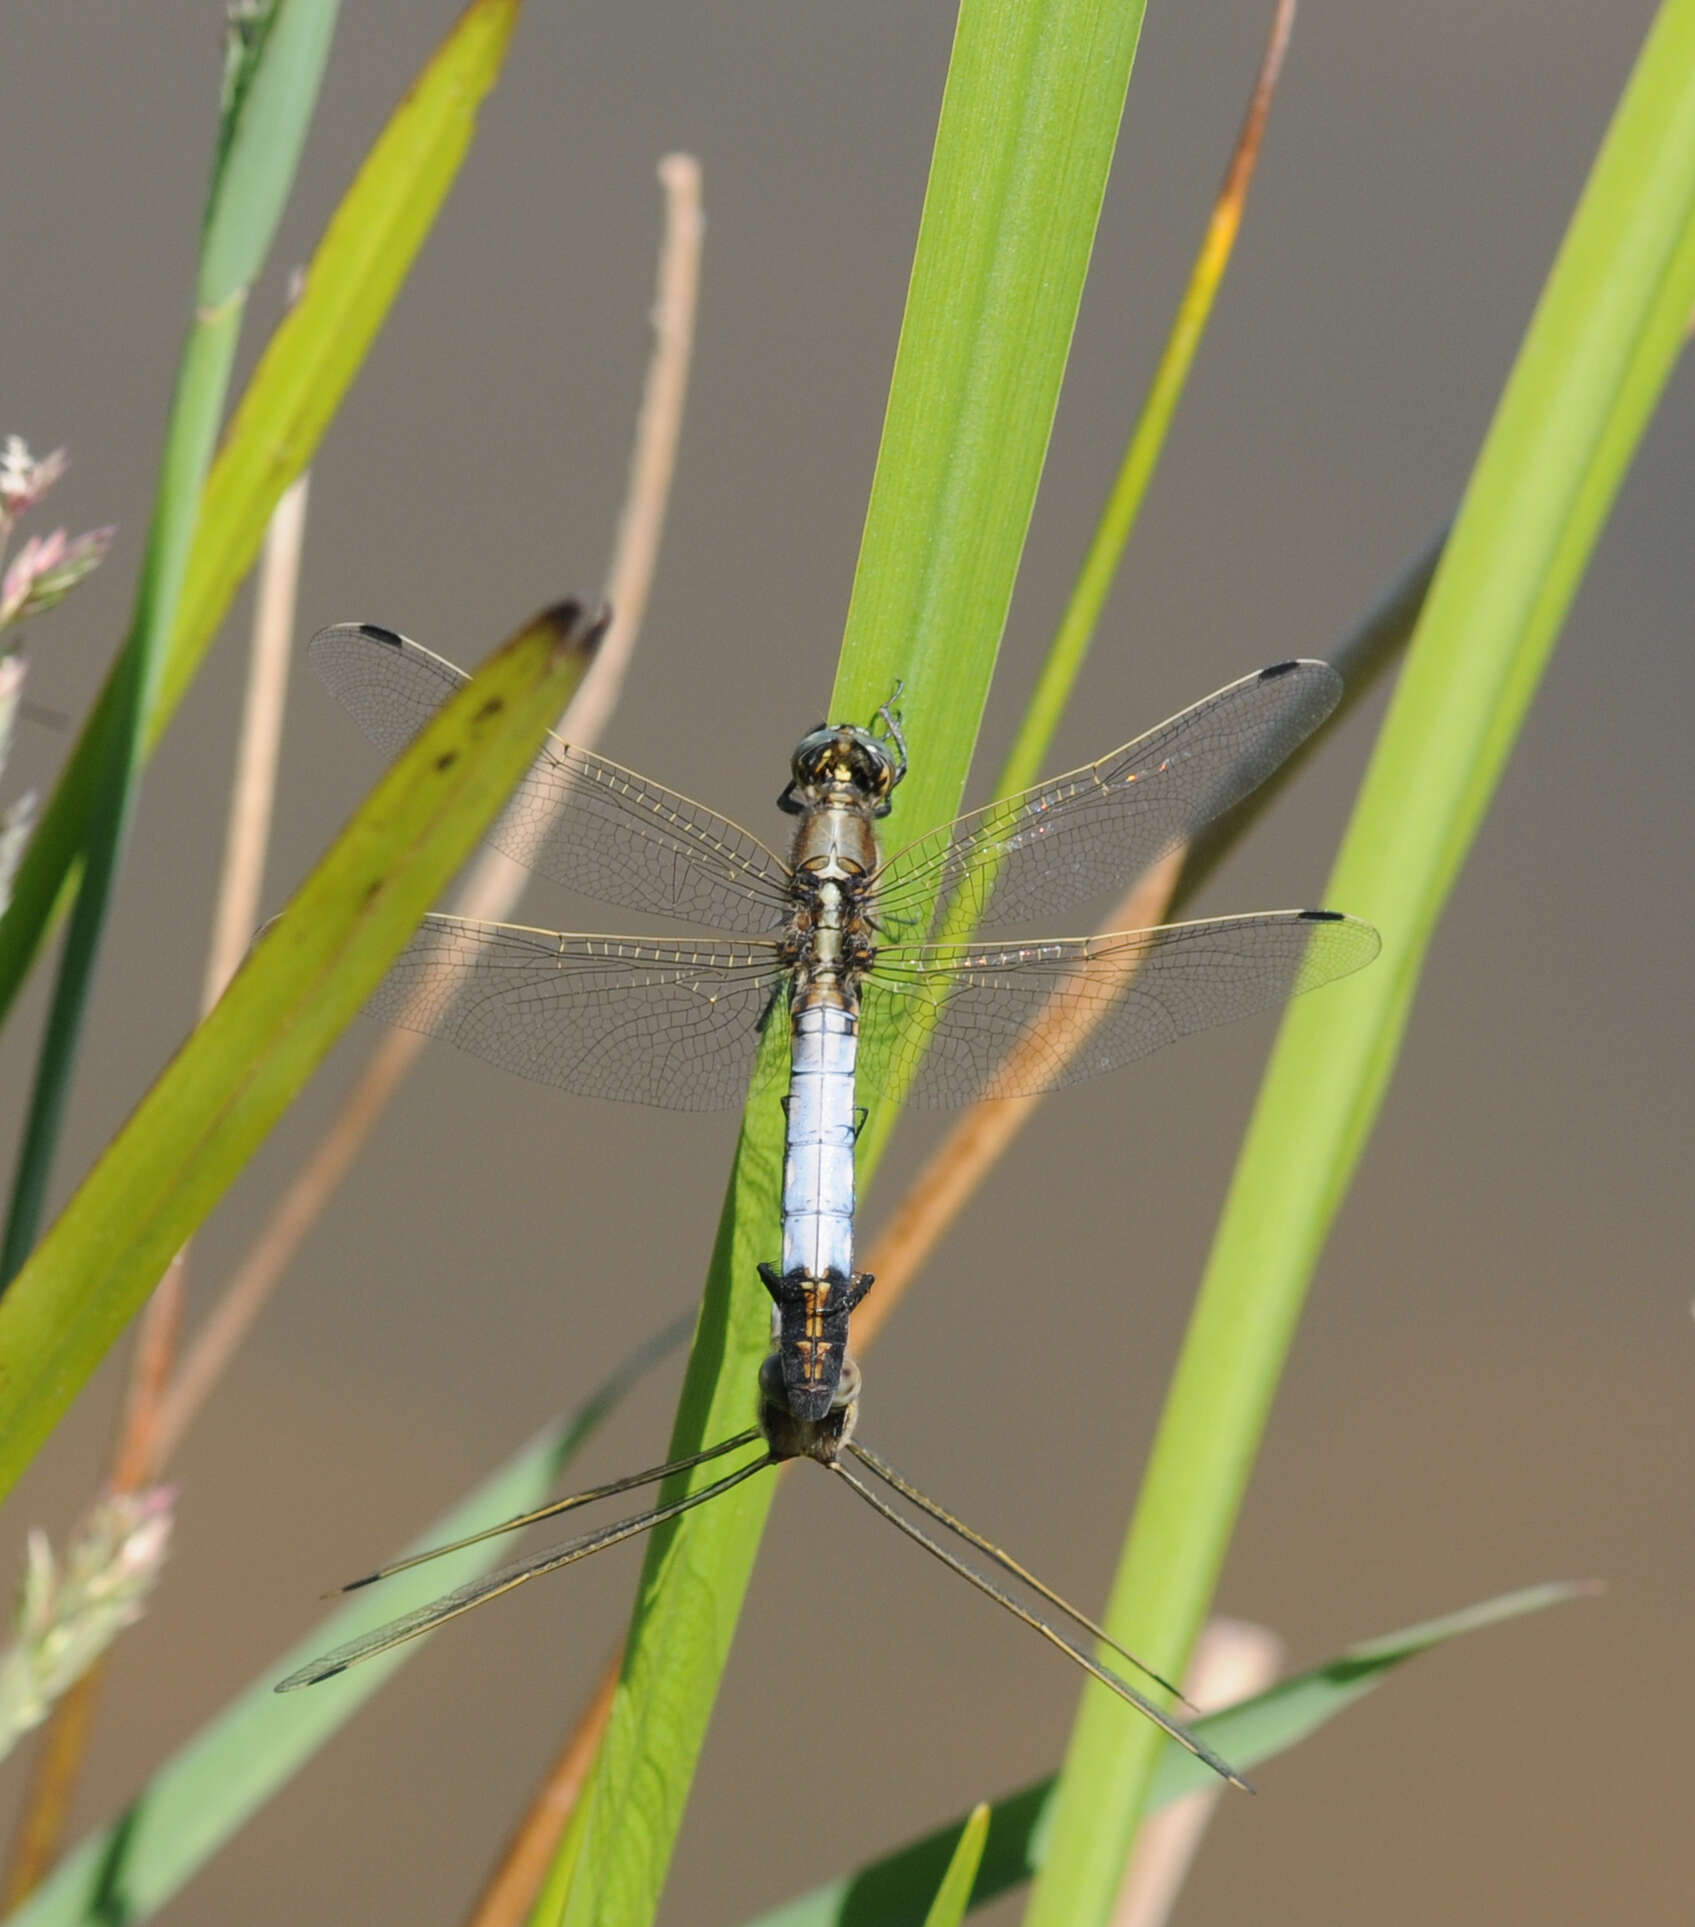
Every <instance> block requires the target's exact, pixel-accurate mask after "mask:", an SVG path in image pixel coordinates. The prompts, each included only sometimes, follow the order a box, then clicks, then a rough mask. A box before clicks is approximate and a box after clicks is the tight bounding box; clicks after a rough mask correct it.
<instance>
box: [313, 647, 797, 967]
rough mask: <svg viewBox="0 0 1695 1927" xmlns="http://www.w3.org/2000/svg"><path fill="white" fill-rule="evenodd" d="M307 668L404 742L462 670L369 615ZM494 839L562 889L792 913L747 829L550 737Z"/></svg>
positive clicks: (711, 918)
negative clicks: (375, 623)
mask: <svg viewBox="0 0 1695 1927" xmlns="http://www.w3.org/2000/svg"><path fill="white" fill-rule="evenodd" d="M311 660H312V667H313V669H314V670H316V671H317V673H318V675H319V676H321V677H322V678H323V680H324V682H325V683H327V684H328V685H329V688H330V689H331V691H332V692H333V693H334V694H335V695H336V696H337V697H338V698H339V699H340V701H341V703H342V704H343V706H344V707H345V708H346V709H347V711H348V713H349V714H350V715H351V716H352V717H353V720H354V721H355V722H356V723H358V725H359V727H360V728H361V729H362V730H364V732H365V734H366V735H367V736H369V737H370V739H371V740H372V742H374V743H375V744H376V745H377V746H378V748H380V749H383V750H387V751H388V752H390V753H391V754H393V753H395V752H397V751H399V750H401V749H403V748H404V747H405V746H406V744H407V743H409V742H410V741H411V740H412V738H413V737H414V736H415V735H416V734H417V732H418V731H419V730H420V729H421V728H422V727H423V726H424V724H425V723H426V722H427V721H428V720H429V718H430V717H431V715H432V714H434V712H435V710H436V709H437V708H439V707H440V705H441V704H442V703H443V702H445V701H446V699H447V698H448V697H449V696H450V695H452V694H453V692H454V691H455V690H456V689H458V688H459V687H460V686H461V685H462V684H463V683H465V682H466V681H467V680H469V679H468V678H467V676H466V675H465V672H464V671H463V670H462V669H456V668H455V667H454V665H453V664H452V663H450V662H447V661H445V660H444V659H443V658H442V657H440V656H438V655H435V654H433V653H432V652H431V651H430V650H428V649H424V648H421V647H420V646H419V645H418V644H417V643H415V642H409V641H408V640H407V639H406V637H404V636H397V635H395V634H394V632H393V631H392V630H389V629H378V628H376V627H375V626H373V625H371V624H368V623H356V622H344V623H339V624H337V625H336V627H335V628H333V629H324V630H320V631H319V633H318V634H317V635H316V636H314V637H313V639H312V647H311ZM488 840H489V842H491V843H492V844H493V845H494V846H495V848H496V849H497V850H502V851H504V852H505V854H506V855H507V856H509V857H512V858H513V859H515V860H516V861H517V862H519V863H523V864H527V865H528V866H529V867H530V868H531V869H532V870H534V871H536V873H537V874H538V875H540V876H545V877H551V878H552V879H553V881H554V882H555V883H562V884H564V885H565V886H566V888H567V889H571V890H578V891H581V892H582V894H583V895H585V896H590V897H596V898H598V899H599V900H600V901H601V902H602V903H616V904H621V905H623V906H624V907H625V908H626V909H630V910H646V911H651V912H653V913H654V914H656V915H659V916H665V917H679V918H682V919H683V920H684V921H686V922H689V923H698V924H701V925H702V926H704V927H705V928H707V929H709V930H731V931H737V932H742V933H745V934H750V935H760V934H765V933H769V932H771V931H774V930H777V929H780V928H781V927H782V924H783V922H784V920H785V918H786V917H787V916H788V912H789V872H788V866H787V865H786V864H785V863H784V862H783V861H782V859H781V858H780V857H778V856H776V855H775V854H774V853H773V852H772V851H770V850H768V849H767V848H766V847H765V845H764V844H763V843H761V842H760V840H759V838H758V837H756V836H754V835H753V834H752V833H751V832H750V831H747V830H744V829H742V828H741V827H740V826H739V825H738V824H735V823H732V822H731V821H730V820H729V819H728V818H727V817H723V816H718V815H715V814H714V813H713V812H712V811H711V810H708V809H703V808H702V807H701V805H700V804H698V803H693V802H691V801H690V800H689V799H688V798H687V797H686V796H679V795H678V794H677V793H676V791H675V790H668V789H666V788H664V787H663V785H661V784H658V783H650V782H649V781H648V780H647V778H646V777H643V776H637V775H635V774H634V773H633V772H632V771H630V770H627V769H621V768H620V767H619V766H618V765H617V764H616V763H609V762H607V761H606V760H605V759H604V758H603V757H599V756H595V755H593V754H591V753H590V752H589V751H588V750H584V749H577V748H574V747H573V746H572V745H570V744H568V743H563V742H561V741H560V739H559V738H558V737H557V736H553V735H550V736H549V737H548V739H547V742H546V745H545V746H544V748H543V750H542V752H541V754H540V755H539V756H538V757H537V758H536V760H535V762H534V764H533V765H532V766H531V768H530V771H529V773H528V774H527V775H526V776H525V777H524V779H523V781H522V782H521V783H520V784H519V785H518V787H517V788H516V789H515V790H514V791H513V793H512V800H511V802H510V803H508V804H507V806H506V808H505V810H504V811H503V812H502V814H501V815H500V817H499V818H498V819H497V821H496V823H495V825H494V828H493V829H491V830H490V831H489V833H488Z"/></svg>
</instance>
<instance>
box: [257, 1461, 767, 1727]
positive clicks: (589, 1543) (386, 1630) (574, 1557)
mask: <svg viewBox="0 0 1695 1927" xmlns="http://www.w3.org/2000/svg"><path fill="white" fill-rule="evenodd" d="M770 1463H771V1460H770V1458H769V1457H767V1456H765V1455H763V1454H762V1455H761V1456H760V1457H759V1458H757V1459H754V1460H752V1461H751V1462H750V1463H749V1464H747V1465H742V1466H738V1467H737V1468H736V1470H735V1471H734V1472H730V1473H726V1474H725V1476H724V1477H723V1478H721V1479H716V1480H714V1481H713V1483H712V1484H711V1485H706V1486H702V1487H701V1489H700V1490H699V1491H698V1492H690V1493H688V1494H686V1495H685V1496H684V1497H683V1498H681V1499H676V1500H673V1501H672V1503H671V1504H670V1505H662V1506H655V1507H654V1509H653V1510H652V1511H651V1512H642V1513H638V1514H637V1515H636V1516H635V1517H634V1518H631V1519H619V1520H617V1521H616V1522H615V1523H613V1524H612V1525H609V1526H602V1527H600V1529H599V1530H598V1531H595V1532H585V1533H584V1534H583V1535H582V1537H581V1538H580V1539H568V1540H567V1541H566V1542H565V1543H564V1544H563V1545H558V1546H551V1547H549V1548H548V1550H547V1551H546V1552H539V1553H534V1554H532V1555H531V1556H530V1557H529V1558H526V1559H514V1560H513V1561H512V1562H511V1563H510V1564H509V1565H504V1566H499V1567H497V1568H496V1569H495V1570H494V1571H493V1572H490V1573H485V1574H484V1575H483V1576H482V1578H480V1579H472V1580H469V1581H468V1582H467V1583H466V1584H465V1585H463V1586H456V1587H454V1589H453V1591H452V1592H449V1593H443V1594H442V1596H441V1598H439V1599H432V1600H431V1601H430V1602H429V1604H428V1605H427V1606H419V1607H417V1608H416V1609H415V1610H414V1611H412V1612H409V1613H402V1614H401V1615H400V1617H399V1618H398V1619H391V1620H389V1621H388V1622H387V1624H386V1625H382V1626H378V1627H376V1628H375V1629H374V1630H373V1631H371V1632H368V1633H361V1634H360V1636H359V1637H358V1638H357V1639H350V1640H348V1641H347V1642H346V1644H345V1645H342V1646H337V1647H335V1648H333V1649H332V1650H331V1651H330V1652H327V1653H325V1654H324V1655H323V1656H322V1657H321V1658H318V1659H315V1660H312V1661H311V1662H310V1664H308V1665H305V1666H302V1667H301V1668H300V1669H299V1671H298V1672H293V1673H290V1674H289V1675H288V1677H287V1678H286V1679H280V1680H278V1681H277V1683H276V1686H275V1688H274V1689H273V1690H274V1691H276V1692H278V1693H292V1692H295V1691H296V1690H298V1689H299V1688H300V1687H302V1686H316V1685H317V1684H318V1682H319V1681H320V1680H325V1679H333V1678H334V1676H335V1675H336V1674H337V1673H345V1672H346V1671H347V1669H348V1667H349V1666H357V1665H358V1664H359V1663H360V1661H361V1660H367V1659H375V1658H376V1657H377V1655H378V1654H379V1653H386V1652H388V1651H390V1650H391V1649H392V1648H393V1647H396V1646H403V1645H405V1643H406V1642H407V1640H409V1639H420V1638H422V1636H423V1635H424V1634H425V1633H431V1632H434V1631H435V1629H436V1627H438V1626H445V1625H446V1624H447V1622H448V1620H450V1619H457V1618H458V1617H459V1616H460V1614H461V1613H468V1612H470V1611H471V1610H472V1608H473V1607H475V1606H480V1605H482V1604H483V1602H484V1601H485V1600H489V1599H498V1598H499V1597H500V1595H501V1594H502V1593H507V1592H511V1591H512V1590H513V1589H514V1588H515V1587H518V1586H521V1585H523V1584H524V1583H525V1581H526V1580H530V1579H539V1578H540V1577H541V1576H542V1574H543V1573H547V1572H558V1571H559V1569H560V1568H561V1567H562V1566H570V1565H575V1564H576V1562H577V1561H578V1560H579V1559H586V1558H588V1557H589V1555H590V1554H591V1553H596V1552H604V1551H606V1549H607V1548H608V1547H609V1546H616V1545H621V1544H622V1543H623V1542H624V1541H625V1540H626V1539H634V1538H636V1537H638V1536H639V1535H640V1534H641V1533H644V1532H651V1531H652V1529H653V1528H654V1527H655V1526H657V1525H663V1524H664V1522H665V1521H666V1520H667V1519H675V1518H676V1517H677V1516H678V1514H679V1513H683V1512H691V1511H693V1509H694V1508H695V1507H696V1506H697V1505H704V1504H706V1502H707V1501H708V1500H709V1499H715V1498H717V1497H718V1495H719V1494H720V1493H721V1492H728V1491H729V1490H730V1489H731V1487H732V1486H738V1485H740V1484H741V1483H742V1481H743V1480H744V1479H751V1478H752V1477H753V1475H754V1473H756V1472H762V1471H764V1469H765V1467H766V1466H768V1465H769V1464H770ZM442 1550H446V1548H442Z"/></svg>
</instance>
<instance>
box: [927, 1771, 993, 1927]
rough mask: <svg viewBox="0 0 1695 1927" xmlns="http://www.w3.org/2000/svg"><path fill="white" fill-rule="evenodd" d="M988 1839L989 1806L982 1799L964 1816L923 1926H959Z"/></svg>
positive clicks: (969, 1902) (974, 1883)
mask: <svg viewBox="0 0 1695 1927" xmlns="http://www.w3.org/2000/svg"><path fill="white" fill-rule="evenodd" d="M988 1840H989V1808H988V1807H987V1806H986V1805H985V1804H984V1803H983V1802H982V1801H981V1800H980V1801H978V1803H977V1805H976V1806H974V1807H973V1808H972V1809H971V1811H970V1812H969V1813H968V1814H967V1815H966V1816H965V1824H964V1826H962V1827H961V1828H960V1830H959V1838H958V1840H957V1842H956V1843H955V1845H954V1850H953V1855H952V1857H951V1858H950V1859H949V1861H948V1864H947V1868H946V1870H945V1871H944V1872H943V1874H942V1884H941V1885H940V1886H939V1887H938V1888H937V1889H936V1897H935V1899H934V1900H932V1901H931V1903H930V1907H929V1911H928V1912H927V1913H926V1914H925V1916H924V1921H923V1927H959V1923H960V1922H961V1921H962V1920H963V1919H964V1918H965V1913H966V1909H967V1908H968V1907H969V1906H970V1905H971V1890H972V1888H973V1887H974V1886H975V1885H976V1884H977V1869H978V1868H979V1867H980V1866H981V1865H982V1864H983V1849H984V1847H985V1846H986V1845H987V1844H988Z"/></svg>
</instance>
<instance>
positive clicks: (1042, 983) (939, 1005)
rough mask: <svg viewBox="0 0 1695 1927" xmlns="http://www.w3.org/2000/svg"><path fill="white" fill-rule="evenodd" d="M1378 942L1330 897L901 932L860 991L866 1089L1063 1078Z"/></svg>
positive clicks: (944, 1100)
mask: <svg viewBox="0 0 1695 1927" xmlns="http://www.w3.org/2000/svg"><path fill="white" fill-rule="evenodd" d="M1378 947H1379V945H1378V936H1377V932H1376V931H1375V930H1374V929H1373V928H1372V927H1371V925H1370V924H1368V923H1361V922H1360V921H1359V920H1358V919H1357V918H1354V917H1344V916H1341V915H1340V914H1338V913H1337V912H1335V911H1329V910H1271V911H1264V912H1261V913H1260V914H1258V915H1254V916H1246V917H1216V918H1213V919H1211V920H1209V921H1207V922H1204V923H1173V924H1166V925H1163V926H1162V927H1160V928H1159V929H1156V930H1127V931H1124V932H1122V933H1120V934H1118V935H1115V936H1103V937H1066V938H1062V939H1059V940H1056V941H1053V942H1048V943H1029V944H1001V945H982V944H973V945H966V944H912V945H904V944H902V945H895V946H892V947H890V948H887V949H884V950H882V951H880V952H879V953H878V956H877V963H876V968H875V969H874V971H873V972H872V974H871V977H870V978H869V979H868V981H867V983H866V985H865V989H864V992H863V996H862V1005H861V1009H862V1036H863V1038H864V1042H863V1045H862V1050H863V1052H864V1057H865V1060H866V1066H867V1072H868V1075H867V1077H866V1079H865V1081H864V1083H863V1085H862V1089H863V1090H864V1091H865V1092H866V1093H868V1094H869V1093H871V1092H874V1091H875V1090H876V1089H878V1088H879V1086H880V1085H881V1084H884V1083H889V1084H892V1085H893V1087H894V1088H896V1089H901V1088H909V1089H910V1093H911V1095H912V1097H913V1098H914V1100H915V1101H916V1102H918V1103H921V1104H932V1105H951V1104H965V1103H969V1102H970V1101H971V1100H972V1099H974V1098H981V1097H995V1098H998V1097H1026V1096H1030V1095H1033V1094H1034V1093H1036V1092H1038V1091H1051V1090H1057V1089H1059V1088H1060V1086H1061V1085H1064V1084H1074V1083H1078V1082H1080V1081H1081V1080H1082V1079H1084V1078H1086V1077H1094V1076H1096V1075H1097V1074H1098V1073H1100V1072H1101V1071H1108V1070H1115V1069H1116V1068H1117V1067H1118V1066H1119V1065H1120V1064H1128V1063H1132V1062H1133V1061H1134V1060H1135V1059H1136V1058H1138V1057H1146V1056H1147V1055H1148V1053H1149V1052H1150V1051H1156V1050H1158V1049H1159V1048H1160V1046H1161V1045H1162V1044H1169V1043H1171V1042H1173V1041H1174V1040H1175V1039H1176V1038H1179V1037H1187V1036H1188V1035H1189V1033H1190V1032H1191V1031H1197V1030H1210V1029H1212V1028H1213V1027H1214V1026H1215V1025H1218V1024H1229V1023H1234V1022H1235V1020H1236V1019H1237V1018H1239V1017H1248V1016H1251V1015H1252V1014H1253V1013H1254V1012H1256V1011H1262V1010H1274V1009H1276V1008H1277V1006H1278V1005H1280V1004H1282V1003H1283V1002H1285V1001H1286V999H1288V998H1290V997H1295V996H1299V995H1300V993H1301V992H1302V991H1306V990H1314V989H1316V988H1317V987H1318V986H1319V985H1320V984H1326V983H1329V982H1331V981H1332V980H1333V979H1334V978H1337V977H1345V976H1347V975H1348V974H1349V973H1350V972H1351V971H1355V970H1359V969H1361V968H1362V967H1363V966H1364V965H1366V964H1368V963H1370V961H1371V960H1372V958H1373V957H1375V956H1376V955H1377V951H1378ZM871 1101H872V1102H875V1098H874V1097H873V1098H872V1099H871Z"/></svg>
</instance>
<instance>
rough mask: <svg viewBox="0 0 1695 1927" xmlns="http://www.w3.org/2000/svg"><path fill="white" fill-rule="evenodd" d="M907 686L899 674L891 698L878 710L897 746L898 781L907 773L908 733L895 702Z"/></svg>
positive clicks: (896, 767)
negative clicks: (901, 722)
mask: <svg viewBox="0 0 1695 1927" xmlns="http://www.w3.org/2000/svg"><path fill="white" fill-rule="evenodd" d="M905 687H906V684H905V682H904V681H902V680H901V678H900V677H898V676H897V677H896V678H895V686H894V689H893V690H892V691H891V693H890V695H889V700H888V701H887V702H886V703H884V704H882V706H881V707H880V708H879V709H878V711H877V714H878V715H879V716H880V717H881V718H882V721H883V726H884V728H885V729H887V731H888V732H889V741H890V742H891V743H893V744H894V746H895V755H896V757H897V759H898V760H897V762H896V764H895V775H894V781H895V782H896V783H898V782H899V781H900V779H901V778H902V777H903V776H904V775H905V774H906V735H905V733H904V732H903V730H902V729H901V726H900V711H899V710H898V709H896V707H895V704H896V703H898V702H899V701H900V692H901V691H902V690H903V689H904V688H905ZM891 787H892V785H891Z"/></svg>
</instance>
